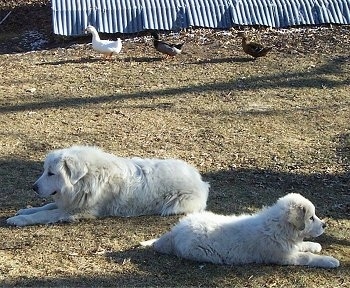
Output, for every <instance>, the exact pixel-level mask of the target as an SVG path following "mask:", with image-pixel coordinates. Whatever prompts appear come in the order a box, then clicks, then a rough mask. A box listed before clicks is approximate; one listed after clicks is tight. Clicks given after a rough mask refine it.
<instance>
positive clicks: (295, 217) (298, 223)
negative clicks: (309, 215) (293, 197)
mask: <svg viewBox="0 0 350 288" xmlns="http://www.w3.org/2000/svg"><path fill="white" fill-rule="evenodd" d="M305 213H306V209H305V207H303V206H297V205H291V206H290V209H289V214H288V222H289V223H291V224H292V225H294V226H295V228H296V229H298V230H300V231H302V230H304V229H305Z"/></svg>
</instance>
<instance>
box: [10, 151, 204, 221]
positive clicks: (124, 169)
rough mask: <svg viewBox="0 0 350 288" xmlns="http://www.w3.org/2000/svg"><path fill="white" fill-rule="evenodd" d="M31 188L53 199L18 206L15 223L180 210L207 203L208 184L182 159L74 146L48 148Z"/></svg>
mask: <svg viewBox="0 0 350 288" xmlns="http://www.w3.org/2000/svg"><path fill="white" fill-rule="evenodd" d="M44 169H45V170H44V173H43V174H42V176H41V177H40V178H39V179H38V180H37V181H36V182H35V183H34V186H33V189H34V190H35V191H36V192H37V193H38V194H39V196H40V197H49V196H52V197H53V199H54V203H50V204H47V205H45V206H42V207H35V208H28V209H21V210H19V211H18V213H17V216H14V217H11V218H9V219H7V223H8V224H10V225H16V226H25V225H32V224H47V223H55V222H59V221H68V222H69V221H74V220H78V219H84V218H96V217H107V216H126V217H128V216H139V215H151V214H160V215H163V216H166V215H170V214H181V213H190V212H197V211H202V210H204V209H205V207H206V202H207V198H208V191H209V184H208V183H206V182H203V181H202V179H201V176H200V174H199V173H198V171H197V170H196V169H195V168H194V167H192V166H190V165H188V164H187V163H185V162H183V161H181V160H175V159H165V160H161V159H141V158H131V159H129V158H120V157H116V156H114V155H112V154H108V153H105V152H103V151H101V150H100V149H98V148H95V147H88V146H73V147H70V148H67V149H61V150H55V151H53V152H51V153H49V154H48V155H47V157H46V160H45V163H44Z"/></svg>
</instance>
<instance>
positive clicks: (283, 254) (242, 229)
mask: <svg viewBox="0 0 350 288" xmlns="http://www.w3.org/2000/svg"><path fill="white" fill-rule="evenodd" d="M325 227H326V224H325V223H324V222H323V221H321V220H320V219H319V218H318V217H317V216H316V215H315V207H314V205H313V204H312V203H311V202H310V201H309V200H307V199H305V198H304V197H303V196H301V195H300V194H294V193H291V194H288V195H286V196H285V197H282V198H280V199H279V200H278V201H277V203H276V204H275V205H273V206H271V207H268V208H265V209H263V210H262V211H260V212H259V213H257V214H254V215H240V216H223V215H216V214H213V213H211V212H202V213H193V214H191V215H188V216H187V217H184V218H183V219H182V220H180V222H179V223H178V224H177V225H176V226H175V227H174V228H173V229H172V230H171V231H170V232H168V233H166V234H164V235H163V236H161V237H160V238H159V239H155V240H149V241H145V242H142V243H141V245H143V246H149V245H152V246H153V247H154V249H155V250H156V251H158V252H161V253H166V254H174V255H177V256H178V257H183V258H186V259H191V260H196V261H204V262H212V263H217V264H233V265H235V264H238V265H239V264H246V263H273V264H280V265H308V266H314V267H324V268H334V267H338V266H339V261H338V260H337V259H335V258H333V257H329V256H322V255H317V254H314V253H315V252H320V251H321V245H320V244H318V243H315V242H306V241H303V239H304V238H307V237H317V236H319V235H321V234H322V233H323V232H324V228H325Z"/></svg>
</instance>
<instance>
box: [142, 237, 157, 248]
mask: <svg viewBox="0 0 350 288" xmlns="http://www.w3.org/2000/svg"><path fill="white" fill-rule="evenodd" d="M157 240H158V238H155V239H151V240H146V241H142V242H140V245H141V246H143V247H149V246H153V243H154V242H156V241H157Z"/></svg>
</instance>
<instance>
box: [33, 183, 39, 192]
mask: <svg viewBox="0 0 350 288" xmlns="http://www.w3.org/2000/svg"><path fill="white" fill-rule="evenodd" d="M33 190H34V191H35V192H38V184H34V185H33Z"/></svg>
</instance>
